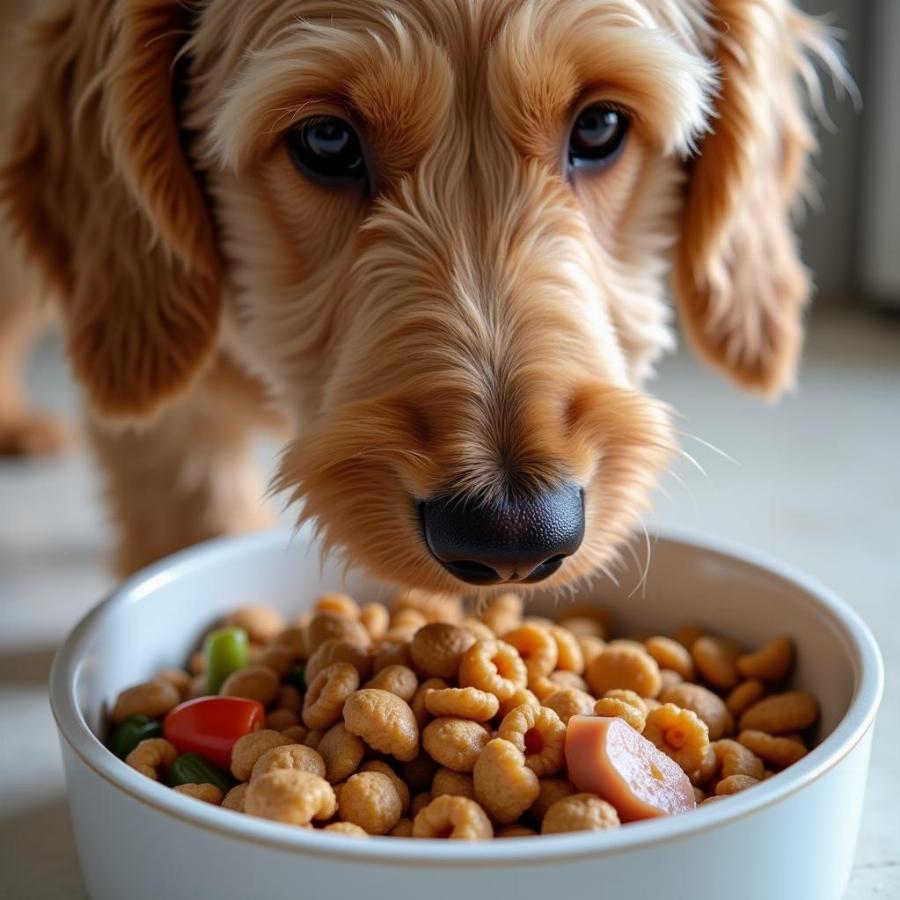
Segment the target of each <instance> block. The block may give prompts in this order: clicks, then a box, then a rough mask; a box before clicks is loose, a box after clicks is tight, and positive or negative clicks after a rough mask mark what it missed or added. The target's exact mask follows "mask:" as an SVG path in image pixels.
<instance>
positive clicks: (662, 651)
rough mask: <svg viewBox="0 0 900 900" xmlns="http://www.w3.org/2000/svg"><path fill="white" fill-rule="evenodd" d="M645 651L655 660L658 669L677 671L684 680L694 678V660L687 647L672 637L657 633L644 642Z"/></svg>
mask: <svg viewBox="0 0 900 900" xmlns="http://www.w3.org/2000/svg"><path fill="white" fill-rule="evenodd" d="M644 646H645V647H646V648H647V652H648V653H649V654H650V655H651V656H652V657H653V658H654V659H655V660H656V661H657V663H658V664H659V667H660V669H671V670H672V671H674V672H677V673H678V674H679V675H680V676H681V677H682V679H683V680H684V681H693V680H694V661H693V659H691V654H690V653H689V652H688V650H687V648H686V647H685V646H684V645H683V644H680V643H679V642H678V641H675V640H672V638H667V637H663V636H662V635H657V636H656V637H651V638H647V640H646V641H645V643H644Z"/></svg>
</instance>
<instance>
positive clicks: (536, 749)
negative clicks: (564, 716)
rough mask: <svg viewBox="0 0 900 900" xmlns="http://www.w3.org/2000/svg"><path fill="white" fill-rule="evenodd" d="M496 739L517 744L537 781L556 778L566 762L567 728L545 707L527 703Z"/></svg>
mask: <svg viewBox="0 0 900 900" xmlns="http://www.w3.org/2000/svg"><path fill="white" fill-rule="evenodd" d="M497 737H499V738H503V740H505V741H509V742H510V743H511V744H514V745H515V746H516V748H517V749H518V750H519V751H520V752H521V753H523V754H524V755H525V765H526V766H528V768H529V769H531V771H532V772H534V774H535V775H537V776H538V778H542V777H544V776H545V775H555V774H556V773H557V772H558V771H559V770H560V769H561V768H562V767H563V763H564V761H565V753H566V749H565V744H566V726H565V725H564V724H563V723H562V721H561V720H560V718H559V716H558V715H557V714H556V713H555V712H554V711H553V710H552V709H548V708H547V707H546V706H541V707H539V708H538V709H535V708H534V707H533V706H530V705H528V704H524V705H522V706H519V707H518V708H516V709H514V710H513V711H512V712H511V713H509V714H508V715H507V716H506V717H505V718H504V719H503V721H502V722H501V723H500V727H499V729H497Z"/></svg>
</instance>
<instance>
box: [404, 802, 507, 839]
mask: <svg viewBox="0 0 900 900" xmlns="http://www.w3.org/2000/svg"><path fill="white" fill-rule="evenodd" d="M412 834H413V837H418V838H449V839H450V840H457V841H479V840H485V839H487V838H491V837H493V836H494V829H493V827H492V826H491V822H490V819H488V817H487V816H486V815H485V812H484V810H483V809H482V808H481V807H480V806H479V805H478V804H477V803H476V802H475V801H474V800H470V799H469V798H468V797H460V796H457V795H452V794H443V795H442V796H440V797H435V798H434V799H433V800H432V801H431V802H430V803H428V804H427V805H426V806H424V807H423V808H422V809H421V810H419V812H418V813H417V814H416V817H415V819H414V820H413V830H412Z"/></svg>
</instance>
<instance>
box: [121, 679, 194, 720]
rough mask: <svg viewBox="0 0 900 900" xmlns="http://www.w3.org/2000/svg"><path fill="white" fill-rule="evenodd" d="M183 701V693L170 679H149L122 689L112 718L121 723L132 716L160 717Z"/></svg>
mask: <svg viewBox="0 0 900 900" xmlns="http://www.w3.org/2000/svg"><path fill="white" fill-rule="evenodd" d="M180 702H181V694H180V693H179V691H178V689H177V688H176V687H175V685H173V684H172V683H171V682H169V681H148V682H145V683H144V684H136V685H135V686H134V687H130V688H128V689H127V690H124V691H122V693H121V694H119V696H118V698H117V699H116V705H115V706H114V707H113V710H112V713H110V718H111V719H112V720H113V722H115V724H116V725H120V724H121V723H122V722H124V721H125V720H126V719H130V718H131V717H132V716H148V717H149V718H151V719H160V718H162V717H163V716H164V715H166V713H168V712H170V711H171V710H173V709H175V707H176V706H178V704H179V703H180Z"/></svg>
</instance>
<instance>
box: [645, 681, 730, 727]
mask: <svg viewBox="0 0 900 900" xmlns="http://www.w3.org/2000/svg"><path fill="white" fill-rule="evenodd" d="M659 699H660V700H662V702H663V703H674V704H675V706H680V707H681V708H682V709H690V710H693V711H694V712H695V713H697V715H698V716H700V718H701V719H703V721H704V722H705V723H706V727H707V728H708V729H709V739H710V740H711V741H717V740H719V738H721V737H724V736H725V735H727V734H731V732H732V731H733V730H734V719H733V718H732V716H731V713H730V712H728V707H727V706H726V705H725V701H724V700H722V698H721V697H719V696H718V695H716V694H714V693H713V692H712V691H711V690H709V689H708V688H705V687H703V685H700V684H688V683H687V682H685V683H684V684H678V685H676V686H675V687H674V688H671V689H670V690H668V691H666V692H665V693H664V694H660V696H659Z"/></svg>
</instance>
